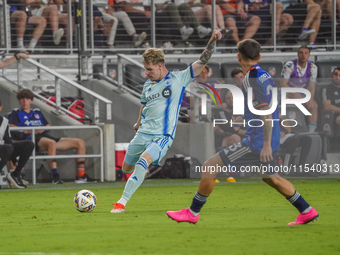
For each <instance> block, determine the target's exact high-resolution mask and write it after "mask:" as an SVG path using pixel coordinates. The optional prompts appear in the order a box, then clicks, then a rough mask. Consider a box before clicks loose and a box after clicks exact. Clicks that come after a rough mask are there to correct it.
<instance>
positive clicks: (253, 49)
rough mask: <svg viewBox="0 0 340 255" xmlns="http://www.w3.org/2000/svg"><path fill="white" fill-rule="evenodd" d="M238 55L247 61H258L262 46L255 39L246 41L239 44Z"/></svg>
mask: <svg viewBox="0 0 340 255" xmlns="http://www.w3.org/2000/svg"><path fill="white" fill-rule="evenodd" d="M237 50H238V54H240V55H241V57H242V58H243V59H245V60H258V59H259V57H260V51H261V44H260V43H259V42H257V41H255V40H254V39H245V40H242V41H240V42H239V43H238V44H237Z"/></svg>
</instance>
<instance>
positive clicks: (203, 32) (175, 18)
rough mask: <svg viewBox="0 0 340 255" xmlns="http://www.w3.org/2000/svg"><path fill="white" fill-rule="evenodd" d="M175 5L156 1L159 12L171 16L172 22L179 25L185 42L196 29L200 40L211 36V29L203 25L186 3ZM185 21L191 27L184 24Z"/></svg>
mask: <svg viewBox="0 0 340 255" xmlns="http://www.w3.org/2000/svg"><path fill="white" fill-rule="evenodd" d="M175 3H176V4H175ZM175 3H171V2H169V1H167V0H157V1H155V4H156V9H157V11H159V12H164V13H166V14H167V15H168V16H169V18H170V20H171V21H172V22H173V23H175V24H176V25H177V28H178V29H179V30H180V33H181V36H182V39H183V40H184V41H185V40H187V39H188V38H189V36H190V35H191V34H192V33H193V32H194V29H196V30H197V34H198V37H199V38H204V37H206V36H207V35H209V34H211V32H212V30H211V28H209V27H204V26H202V25H201V23H200V22H199V21H198V19H197V17H196V16H195V14H194V13H193V11H192V9H191V8H190V5H189V4H188V3H186V1H181V0H179V1H175ZM183 19H185V20H186V21H187V22H188V23H189V25H190V26H189V27H187V26H186V25H185V24H184V22H183Z"/></svg>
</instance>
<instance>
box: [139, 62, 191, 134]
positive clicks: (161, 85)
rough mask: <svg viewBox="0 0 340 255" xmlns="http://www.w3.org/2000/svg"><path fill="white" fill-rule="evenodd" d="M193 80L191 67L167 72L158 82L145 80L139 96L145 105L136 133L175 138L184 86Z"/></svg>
mask: <svg viewBox="0 0 340 255" xmlns="http://www.w3.org/2000/svg"><path fill="white" fill-rule="evenodd" d="M193 79H195V77H194V73H193V69H192V66H191V65H190V66H189V67H188V68H187V69H186V70H183V71H175V72H169V73H168V74H167V75H166V76H165V77H164V78H163V79H162V80H160V81H153V82H152V81H150V80H147V81H146V82H145V84H144V88H143V91H142V95H141V103H142V104H144V105H145V108H144V109H143V112H142V121H141V125H140V126H139V129H138V132H141V133H145V134H153V135H170V137H171V138H172V139H173V138H174V136H175V130H176V125H177V121H178V113H179V109H180V107H181V102H182V99H183V93H184V91H185V88H186V86H188V85H189V83H190V82H192V80H193Z"/></svg>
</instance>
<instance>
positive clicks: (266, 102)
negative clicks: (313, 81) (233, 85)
mask: <svg viewBox="0 0 340 255" xmlns="http://www.w3.org/2000/svg"><path fill="white" fill-rule="evenodd" d="M249 87H251V88H252V89H253V95H252V104H253V107H254V108H255V109H256V110H260V109H261V108H263V107H265V106H268V107H270V106H271V102H272V88H274V87H275V83H274V80H273V78H272V77H271V76H270V74H268V73H267V72H266V71H265V70H263V69H262V68H261V67H260V66H259V65H254V66H252V67H251V68H250V69H249V71H248V73H247V74H246V76H245V77H244V80H243V86H242V90H243V93H244V95H245V97H244V98H245V111H244V113H245V114H244V118H245V120H246V122H247V123H248V125H247V130H246V138H245V140H244V142H245V143H246V144H247V145H248V146H250V147H251V149H252V150H254V151H258V152H260V151H261V150H262V148H263V126H262V124H261V123H262V122H261V116H259V115H256V114H254V113H252V112H250V110H249V107H248V103H247V99H248V88H249ZM272 119H275V120H276V121H270V123H271V124H272V125H273V128H272V140H271V145H272V151H273V152H274V151H276V150H277V149H278V148H279V147H280V122H279V112H278V108H276V110H275V111H274V112H273V113H272ZM250 120H251V121H250ZM254 120H255V121H254ZM249 121H250V122H249ZM249 123H250V124H251V126H250V125H249ZM252 126H258V127H252Z"/></svg>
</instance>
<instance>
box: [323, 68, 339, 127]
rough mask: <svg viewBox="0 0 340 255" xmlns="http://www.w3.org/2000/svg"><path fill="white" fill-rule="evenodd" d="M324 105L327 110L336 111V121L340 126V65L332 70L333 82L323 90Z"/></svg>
mask: <svg viewBox="0 0 340 255" xmlns="http://www.w3.org/2000/svg"><path fill="white" fill-rule="evenodd" d="M322 105H323V108H324V109H325V110H327V111H334V112H335V114H334V117H335V123H336V124H337V125H338V128H340V67H336V68H335V69H334V71H333V72H332V83H331V84H330V85H329V86H327V87H326V88H325V89H323V91H322Z"/></svg>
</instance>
